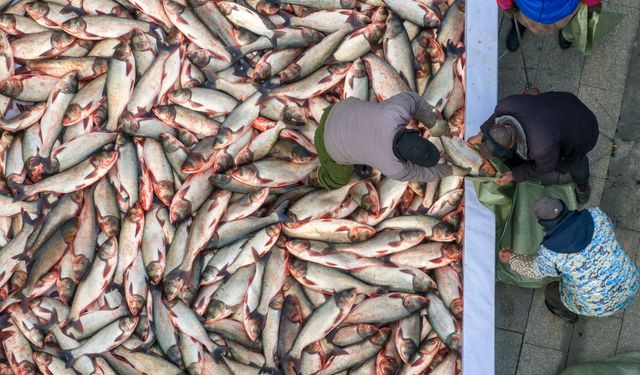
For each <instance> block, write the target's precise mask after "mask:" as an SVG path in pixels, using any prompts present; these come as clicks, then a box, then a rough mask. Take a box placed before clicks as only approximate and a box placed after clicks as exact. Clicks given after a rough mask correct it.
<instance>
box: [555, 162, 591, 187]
mask: <svg viewBox="0 0 640 375" xmlns="http://www.w3.org/2000/svg"><path fill="white" fill-rule="evenodd" d="M556 170H557V171H558V172H559V173H569V174H570V175H571V177H572V178H573V181H575V183H576V185H587V184H588V183H589V158H588V157H587V155H586V154H582V155H579V156H576V157H573V158H571V159H560V161H559V162H558V167H557V168H556Z"/></svg>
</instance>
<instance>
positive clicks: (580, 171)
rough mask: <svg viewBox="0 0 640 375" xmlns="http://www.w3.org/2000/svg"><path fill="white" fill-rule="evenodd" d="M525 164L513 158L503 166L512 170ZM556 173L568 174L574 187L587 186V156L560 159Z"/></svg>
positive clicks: (519, 159) (524, 161)
mask: <svg viewBox="0 0 640 375" xmlns="http://www.w3.org/2000/svg"><path fill="white" fill-rule="evenodd" d="M522 163H526V160H524V159H522V158H520V157H514V158H511V159H507V160H504V164H505V165H506V166H507V167H509V168H510V169H513V168H515V167H517V166H518V165H520V164H522ZM554 172H558V173H563V174H564V173H569V174H570V175H571V177H572V178H573V181H574V182H575V183H576V185H587V184H588V183H589V176H590V174H589V158H588V157H587V154H582V155H576V156H574V157H571V158H562V159H560V160H559V161H558V165H557V166H556V170H555V171H554Z"/></svg>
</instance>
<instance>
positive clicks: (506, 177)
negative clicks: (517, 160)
mask: <svg viewBox="0 0 640 375" xmlns="http://www.w3.org/2000/svg"><path fill="white" fill-rule="evenodd" d="M512 182H513V173H512V172H511V171H509V172H505V173H504V174H503V175H502V177H500V178H499V179H497V180H496V184H497V185H500V186H504V185H507V184H510V183H512Z"/></svg>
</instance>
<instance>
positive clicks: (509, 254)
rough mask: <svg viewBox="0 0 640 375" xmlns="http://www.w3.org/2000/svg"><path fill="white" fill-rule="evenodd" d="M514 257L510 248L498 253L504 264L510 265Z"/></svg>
mask: <svg viewBox="0 0 640 375" xmlns="http://www.w3.org/2000/svg"><path fill="white" fill-rule="evenodd" d="M512 256H513V250H511V249H510V248H508V247H505V248H502V249H500V251H499V252H498V258H499V259H500V261H501V262H502V263H509V261H510V260H511V257H512Z"/></svg>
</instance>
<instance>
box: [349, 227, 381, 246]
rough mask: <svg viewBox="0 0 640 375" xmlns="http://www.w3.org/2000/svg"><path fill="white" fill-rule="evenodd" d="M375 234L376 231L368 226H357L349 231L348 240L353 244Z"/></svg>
mask: <svg viewBox="0 0 640 375" xmlns="http://www.w3.org/2000/svg"><path fill="white" fill-rule="evenodd" d="M374 234H376V230H375V229H374V228H373V227H371V226H369V225H357V226H355V227H353V228H351V229H350V230H349V239H350V240H351V241H354V242H360V241H364V240H366V239H369V238H370V237H371V236H373V235H374Z"/></svg>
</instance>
